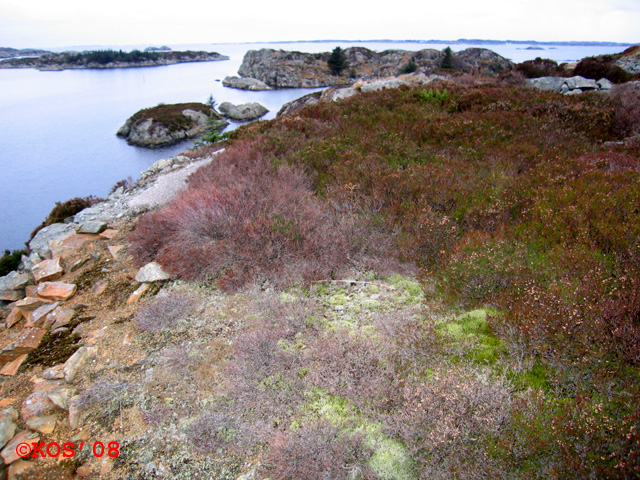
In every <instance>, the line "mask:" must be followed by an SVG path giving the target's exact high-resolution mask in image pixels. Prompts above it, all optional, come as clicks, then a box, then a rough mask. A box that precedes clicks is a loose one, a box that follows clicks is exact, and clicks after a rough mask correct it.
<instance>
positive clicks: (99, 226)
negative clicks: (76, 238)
mask: <svg viewBox="0 0 640 480" xmlns="http://www.w3.org/2000/svg"><path fill="white" fill-rule="evenodd" d="M106 229H107V224H106V223H105V222H102V221H100V220H88V221H86V222H82V223H81V224H80V227H79V228H78V233H94V234H95V233H102V232H104V231H105V230H106Z"/></svg>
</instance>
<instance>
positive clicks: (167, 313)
mask: <svg viewBox="0 0 640 480" xmlns="http://www.w3.org/2000/svg"><path fill="white" fill-rule="evenodd" d="M196 304H197V299H196V298H195V297H193V296H190V295H185V294H182V293H178V292H168V293H167V294H166V295H162V296H158V297H156V298H154V299H153V300H151V301H150V302H149V303H147V304H146V305H145V306H144V307H142V308H141V309H140V310H139V311H138V315H137V317H136V325H137V326H138V328H139V329H140V330H144V331H149V332H152V333H158V332H160V331H162V330H164V329H165V328H170V327H172V326H174V325H175V324H176V323H178V322H179V321H180V320H181V319H183V318H185V317H187V316H189V315H190V314H191V313H192V311H193V310H194V308H195V307H196Z"/></svg>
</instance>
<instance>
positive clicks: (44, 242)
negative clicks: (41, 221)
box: [29, 223, 78, 258]
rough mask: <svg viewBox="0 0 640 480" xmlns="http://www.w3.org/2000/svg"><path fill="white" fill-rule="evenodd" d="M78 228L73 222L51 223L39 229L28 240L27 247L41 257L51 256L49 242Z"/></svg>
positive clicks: (63, 236)
mask: <svg viewBox="0 0 640 480" xmlns="http://www.w3.org/2000/svg"><path fill="white" fill-rule="evenodd" d="M76 228H78V225H77V224H75V223H52V224H51V225H49V226H48V227H44V228H43V229H42V230H40V231H39V232H38V233H37V234H36V236H35V237H33V239H32V240H31V241H30V242H29V248H30V249H31V250H32V251H33V252H35V253H37V254H38V255H39V256H40V257H41V258H51V248H50V247H49V242H51V241H56V240H60V239H62V238H65V237H67V236H69V235H70V234H72V233H74V232H75V231H76Z"/></svg>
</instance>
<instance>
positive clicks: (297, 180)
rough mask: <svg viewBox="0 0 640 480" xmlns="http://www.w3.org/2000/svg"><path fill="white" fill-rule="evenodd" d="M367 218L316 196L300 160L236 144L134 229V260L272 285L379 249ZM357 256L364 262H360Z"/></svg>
mask: <svg viewBox="0 0 640 480" xmlns="http://www.w3.org/2000/svg"><path fill="white" fill-rule="evenodd" d="M366 227H367V222H366V219H363V218H359V217H358V216H357V215H356V214H355V213H349V212H344V211H342V212H341V211H338V209H336V208H334V207H332V206H331V205H330V204H329V203H328V202H326V201H322V200H320V199H318V198H317V197H315V196H314V194H313V191H312V190H311V185H310V183H309V180H308V177H307V175H305V174H304V172H303V170H302V168H301V167H298V166H294V165H287V164H276V165H273V164H272V163H270V161H269V152H268V151H267V149H266V148H265V145H264V144H263V143H261V142H257V141H243V142H238V143H236V144H234V145H233V146H232V147H230V148H229V149H228V150H227V151H225V152H224V153H222V154H220V155H218V156H217V157H215V158H214V160H213V161H212V163H211V164H210V165H209V166H207V167H205V168H203V169H201V170H200V171H198V172H197V173H195V174H194V175H193V176H192V177H191V178H190V180H189V188H188V189H187V190H186V191H185V192H184V193H183V194H182V195H180V196H179V197H178V198H177V199H176V200H174V201H172V202H171V203H170V204H168V205H166V206H165V207H163V208H161V209H160V210H158V211H155V212H152V213H150V214H148V215H146V216H145V217H143V218H142V219H141V220H140V221H139V223H138V225H137V227H136V230H135V231H134V232H133V234H132V237H131V239H132V242H133V248H132V252H133V254H134V256H135V257H136V259H137V261H138V263H139V264H144V263H145V262H148V261H150V260H152V259H155V260H157V261H158V262H159V263H161V264H162V265H163V266H164V267H165V268H167V269H168V270H169V271H171V272H172V273H174V274H177V275H178V276H180V277H181V278H184V279H188V280H208V281H211V280H213V281H217V282H218V283H219V284H220V285H221V286H222V287H223V288H225V289H237V288H239V287H241V286H243V285H245V284H246V283H248V282H256V281H257V282H261V281H268V282H270V283H271V284H273V285H276V286H279V287H281V286H285V285H289V284H291V283H295V282H308V281H310V280H313V279H319V278H329V277H331V276H332V275H336V274H339V272H343V271H346V270H348V269H349V268H350V267H352V266H353V265H354V263H357V262H366V256H367V253H370V252H373V253H375V252H376V251H380V250H384V248H381V246H384V244H383V242H378V241H376V238H375V237H376V236H375V231H373V230H372V229H368V230H367V229H366ZM361 264H362V263H361Z"/></svg>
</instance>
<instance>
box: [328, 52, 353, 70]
mask: <svg viewBox="0 0 640 480" xmlns="http://www.w3.org/2000/svg"><path fill="white" fill-rule="evenodd" d="M327 65H328V66H329V71H330V72H331V74H332V75H341V74H342V72H343V71H344V70H346V69H347V68H348V67H349V61H348V60H347V56H346V55H345V53H344V51H343V50H342V49H341V48H340V47H336V48H334V49H333V51H332V52H331V55H330V56H329V60H327Z"/></svg>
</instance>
